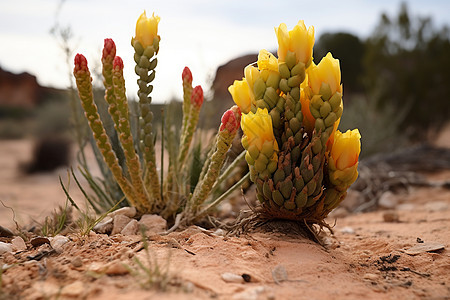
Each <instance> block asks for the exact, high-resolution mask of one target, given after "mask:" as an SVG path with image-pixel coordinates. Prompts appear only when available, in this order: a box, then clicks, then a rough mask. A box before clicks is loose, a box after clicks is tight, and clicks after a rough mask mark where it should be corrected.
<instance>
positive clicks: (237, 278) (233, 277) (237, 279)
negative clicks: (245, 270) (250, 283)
mask: <svg viewBox="0 0 450 300" xmlns="http://www.w3.org/2000/svg"><path fill="white" fill-rule="evenodd" d="M220 277H222V280H223V281H225V282H233V283H244V278H243V277H242V276H241V275H237V274H234V273H223V274H222V275H220Z"/></svg>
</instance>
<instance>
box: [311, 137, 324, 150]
mask: <svg viewBox="0 0 450 300" xmlns="http://www.w3.org/2000/svg"><path fill="white" fill-rule="evenodd" d="M311 145H312V147H311V149H312V151H313V153H314V154H318V153H320V151H322V143H321V142H320V140H319V138H317V137H315V138H314V139H313V140H312V142H311Z"/></svg>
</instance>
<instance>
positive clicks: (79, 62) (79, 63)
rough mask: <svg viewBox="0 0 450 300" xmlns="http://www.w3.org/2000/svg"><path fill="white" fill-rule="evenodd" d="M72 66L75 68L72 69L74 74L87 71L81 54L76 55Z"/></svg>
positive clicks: (85, 62) (84, 59) (85, 61)
mask: <svg viewBox="0 0 450 300" xmlns="http://www.w3.org/2000/svg"><path fill="white" fill-rule="evenodd" d="M74 64H75V67H74V69H73V71H74V72H79V71H88V66H87V60H86V57H84V55H83V54H79V53H78V54H77V55H75V59H74Z"/></svg>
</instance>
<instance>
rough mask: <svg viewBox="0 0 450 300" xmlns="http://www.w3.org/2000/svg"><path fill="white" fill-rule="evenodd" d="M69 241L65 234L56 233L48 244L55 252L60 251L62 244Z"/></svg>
mask: <svg viewBox="0 0 450 300" xmlns="http://www.w3.org/2000/svg"><path fill="white" fill-rule="evenodd" d="M69 241H70V240H69V238H68V237H66V236H63V235H56V236H54V237H53V238H52V239H51V241H50V245H51V246H52V247H53V249H55V250H56V252H58V253H61V252H62V250H63V249H62V246H63V245H64V244H66V243H67V242H69Z"/></svg>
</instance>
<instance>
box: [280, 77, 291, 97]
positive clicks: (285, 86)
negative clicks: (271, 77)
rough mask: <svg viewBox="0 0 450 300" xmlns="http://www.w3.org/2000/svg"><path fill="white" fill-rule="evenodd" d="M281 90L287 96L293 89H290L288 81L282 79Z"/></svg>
mask: <svg viewBox="0 0 450 300" xmlns="http://www.w3.org/2000/svg"><path fill="white" fill-rule="evenodd" d="M280 90H282V91H283V92H284V93H285V94H287V93H288V92H289V91H290V90H291V89H290V88H289V85H288V81H287V79H284V78H282V79H281V80H280Z"/></svg>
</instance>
